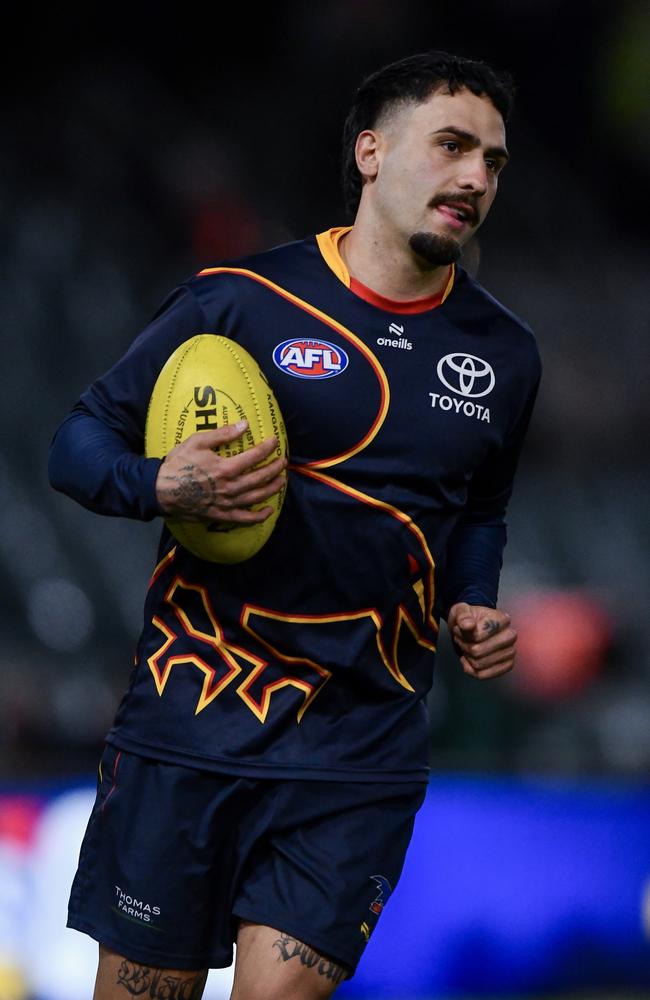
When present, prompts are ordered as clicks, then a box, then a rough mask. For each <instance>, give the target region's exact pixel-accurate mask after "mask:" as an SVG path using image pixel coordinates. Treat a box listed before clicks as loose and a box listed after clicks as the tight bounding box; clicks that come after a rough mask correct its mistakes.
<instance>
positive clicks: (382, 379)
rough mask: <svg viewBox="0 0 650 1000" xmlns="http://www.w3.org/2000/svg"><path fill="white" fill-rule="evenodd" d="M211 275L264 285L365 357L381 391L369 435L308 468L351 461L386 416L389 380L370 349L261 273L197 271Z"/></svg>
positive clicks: (232, 269)
mask: <svg viewBox="0 0 650 1000" xmlns="http://www.w3.org/2000/svg"><path fill="white" fill-rule="evenodd" d="M210 274H239V275H241V276H242V277H245V278H250V279H251V280H252V281H257V282H258V283H259V284H261V285H264V286H265V287H266V288H268V289H269V290H270V291H272V292H274V293H275V294H276V295H280V296H281V297H282V298H284V299H286V300H287V301H288V302H291V303H292V305H294V306H296V307H297V308H298V309H302V310H303V311H304V312H306V313H309V315H310V316H313V317H314V319H317V320H319V321H320V322H321V323H324V324H325V325H326V326H328V327H329V328H330V329H331V330H335V331H336V332H337V333H338V334H340V335H341V336H342V337H343V338H344V339H345V340H347V341H348V343H350V344H352V345H353V346H354V347H356V349H357V350H358V351H359V352H360V353H361V354H362V355H363V356H364V358H365V359H366V361H367V362H368V364H369V365H370V367H371V368H372V369H373V371H374V373H375V375H376V377H377V381H378V382H379V390H380V394H381V395H380V403H379V410H378V411H377V415H376V416H375V419H374V420H373V422H372V424H371V426H370V428H369V430H368V432H367V433H366V434H365V435H364V436H363V438H362V439H361V441H359V442H358V443H357V444H355V445H353V446H352V447H351V448H348V449H347V450H346V451H344V452H341V453H340V454H339V455H334V456H333V457H331V458H321V459H317V460H316V461H314V462H309V463H308V465H309V466H310V467H311V468H314V469H325V468H328V467H329V466H332V465H339V464H340V463H341V462H345V461H347V459H348V458H352V456H353V455H357V454H358V453H359V452H360V451H363V449H364V448H366V447H367V446H368V445H369V444H370V442H371V441H373V440H374V438H375V437H376V436H377V434H378V433H379V430H380V428H381V426H382V424H383V423H384V420H385V419H386V414H387V413H388V406H389V403H390V388H389V386H388V378H387V377H386V373H385V371H384V369H383V368H382V366H381V364H380V363H379V359H378V358H377V357H376V356H375V354H373V352H372V351H371V350H370V348H369V347H368V346H367V345H366V344H364V342H363V340H361V338H360V337H357V335H356V333H353V332H352V330H349V329H348V328H347V327H346V326H343V324H342V323H339V322H338V321H337V320H335V319H334V318H333V317H332V316H328V315H327V313H324V312H322V311H321V310H320V309H317V308H316V306H313V305H311V304H310V303H309V302H305V300H304V299H301V298H299V296H297V295H294V294H293V292H289V291H287V289H286V288H282V287H281V286H280V285H276V284H275V282H274V281H271V280H270V279H269V278H265V277H263V275H261V274H256V273H255V271H249V270H247V269H246V268H243V267H208V268H206V269H205V270H203V271H199V277H205V276H207V275H210Z"/></svg>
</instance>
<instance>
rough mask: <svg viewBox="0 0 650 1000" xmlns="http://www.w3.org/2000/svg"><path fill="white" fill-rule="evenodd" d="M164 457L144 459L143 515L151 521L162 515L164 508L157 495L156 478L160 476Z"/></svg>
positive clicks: (141, 493) (146, 519) (141, 494)
mask: <svg viewBox="0 0 650 1000" xmlns="http://www.w3.org/2000/svg"><path fill="white" fill-rule="evenodd" d="M162 463H163V460H162V458H144V459H142V490H141V492H140V498H141V510H140V513H141V516H142V519H143V520H145V521H151V520H152V519H153V518H154V517H162V516H163V510H162V508H161V506H160V504H159V503H158V498H157V496H156V480H157V478H158V470H159V469H160V466H161V465H162Z"/></svg>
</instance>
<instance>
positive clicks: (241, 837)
mask: <svg viewBox="0 0 650 1000" xmlns="http://www.w3.org/2000/svg"><path fill="white" fill-rule="evenodd" d="M425 791H426V785H425V784H424V783H423V782H421V781H418V782H412V783H407V784H405V783H399V784H398V783H392V784H391V783H386V784H381V783H370V782H367V783H359V782H346V781H303V780H288V779H282V780H269V779H266V778H265V779H257V778H239V777H235V776H232V775H224V774H215V773H214V772H211V771H202V770H199V769H197V768H191V767H181V766H178V765H174V764H166V763H162V762H160V761H157V760H151V759H149V758H146V757H141V756H139V755H135V754H131V753H127V752H126V751H121V750H117V749H116V748H115V747H112V746H107V747H106V749H105V751H104V754H103V756H102V761H101V765H100V776H99V779H98V786H97V798H96V800H95V805H94V807H93V811H92V813H91V816H90V820H89V822H88V828H87V830H86V834H85V837H84V840H83V844H82V847H81V853H80V858H79V868H78V870H77V874H76V876H75V879H74V882H73V885H72V892H71V895H70V904H69V911H68V927H74V928H76V929H77V930H80V931H83V932H84V933H86V934H89V935H90V936H91V937H93V938H95V940H97V941H99V942H101V943H102V944H103V945H105V946H106V947H107V948H110V949H111V950H112V951H116V952H117V953H118V954H120V955H124V956H125V957H126V958H129V959H131V960H132V961H136V962H141V963H143V964H145V965H152V966H158V967H164V968H170V969H201V968H206V967H210V968H224V967H226V966H229V965H230V964H231V963H232V957H233V948H232V945H233V941H234V940H235V937H236V932H237V922H238V919H244V920H249V921H252V922H254V923H259V924H267V925H269V926H270V927H274V928H277V929H278V930H280V931H283V932H284V933H285V934H289V935H291V936H292V937H295V938H298V939H299V940H301V941H304V942H306V943H307V944H308V945H310V946H311V947H312V948H313V949H314V950H315V951H318V952H319V953H321V954H322V955H325V956H327V957H328V958H330V959H333V960H334V961H336V962H337V963H338V964H340V965H343V966H345V967H346V968H347V969H348V971H349V973H350V974H351V973H352V972H353V971H354V969H355V967H356V965H357V963H358V961H359V959H360V957H361V954H362V952H363V949H364V947H365V945H366V943H367V940H368V938H369V936H370V934H372V931H373V929H374V927H375V925H376V923H377V920H378V918H379V915H380V914H381V911H382V909H383V907H384V904H385V903H386V901H387V899H388V897H389V895H390V893H391V892H392V890H393V889H394V888H395V885H396V883H397V880H398V878H399V876H400V873H401V871H402V865H403V862H404V855H405V853H406V849H407V847H408V844H409V841H410V839H411V833H412V829H413V820H414V817H415V813H416V812H417V810H418V809H419V807H420V805H421V804H422V802H423V800H424V795H425Z"/></svg>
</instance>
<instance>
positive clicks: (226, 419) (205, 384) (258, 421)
mask: <svg viewBox="0 0 650 1000" xmlns="http://www.w3.org/2000/svg"><path fill="white" fill-rule="evenodd" d="M239 420H247V421H248V429H247V430H246V431H245V433H244V434H243V435H242V437H240V438H237V440H236V441H233V442H229V443H227V444H223V445H220V447H219V448H218V449H216V450H217V451H218V453H219V454H220V455H222V456H223V457H224V458H229V457H230V456H231V455H239V454H241V453H242V452H243V451H245V450H246V449H247V448H252V447H253V445H256V444H259V443H260V442H261V441H263V440H265V438H269V437H271V436H272V435H275V437H276V438H277V448H276V450H275V452H274V453H273V454H271V456H270V457H269V458H268V459H267V461H272V460H273V459H274V458H276V457H280V456H285V457H286V456H287V454H288V445H287V435H286V431H285V427H284V421H283V419H282V415H281V413H280V409H279V407H278V404H277V401H276V399H275V396H274V395H273V392H272V390H271V387H270V385H269V383H268V382H267V380H266V377H265V375H264V373H263V372H262V370H261V369H260V367H259V365H258V364H257V362H256V361H255V359H254V358H253V357H251V355H250V354H249V353H248V351H246V350H245V349H244V348H243V347H241V346H240V344H238V343H237V342H236V341H234V340H230V339H229V338H228V337H221V336H219V335H217V334H212V333H201V334H198V335H197V336H196V337H192V338H190V340H186V341H185V343H184V344H181V345H180V347H177V348H176V350H175V351H174V353H173V354H172V355H171V357H170V358H169V359H168V360H167V361H166V363H165V365H164V366H163V369H162V371H161V372H160V375H159V376H158V378H157V380H156V384H155V386H154V388H153V392H152V394H151V399H150V401H149V409H148V411H147V422H146V427H145V455H146V456H147V458H164V456H165V455H166V454H167V453H168V452H169V451H171V449H172V448H174V447H175V445H177V444H180V443H181V442H182V441H185V439H186V438H188V437H189V436H190V435H191V434H194V433H195V432H196V431H201V430H214V429H216V428H218V427H224V426H226V425H228V424H236V423H237V422H238V421H239ZM284 494H285V489H284V488H283V489H282V490H281V491H280V492H279V493H276V494H275V495H274V496H272V497H271V498H270V499H269V500H265V501H264V502H263V503H261V504H258V505H256V507H258V508H261V507H272V509H273V512H272V513H271V514H270V515H269V516H268V517H267V518H266V520H265V521H262V522H260V523H258V524H246V525H237V526H235V527H229V526H227V527H214V526H209V525H205V524H200V523H198V522H191V521H181V520H178V519H176V518H173V517H167V518H165V523H166V524H167V527H168V528H169V530H170V531H171V533H172V534H173V535H174V537H175V538H176V539H178V541H179V542H180V543H181V545H183V546H184V547H185V548H186V549H188V550H189V551H190V552H192V553H193V554H194V555H195V556H198V557H199V558H200V559H206V560H208V561H209V562H219V563H237V562H243V561H244V559H250V558H251V556H254V555H255V553H256V552H259V550H260V549H261V548H262V546H263V545H264V543H265V542H266V541H268V539H269V537H270V535H271V532H272V531H273V529H274V527H275V524H276V521H277V519H278V517H279V514H280V510H281V508H282V503H283V500H284ZM253 509H255V507H254V508H253Z"/></svg>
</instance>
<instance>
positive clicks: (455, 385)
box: [437, 354, 495, 398]
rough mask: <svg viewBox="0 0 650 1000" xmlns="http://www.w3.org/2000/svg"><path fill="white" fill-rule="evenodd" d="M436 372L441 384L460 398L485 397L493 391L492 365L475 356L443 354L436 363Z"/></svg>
mask: <svg viewBox="0 0 650 1000" xmlns="http://www.w3.org/2000/svg"><path fill="white" fill-rule="evenodd" d="M437 372H438V378H439V379H440V381H441V382H442V384H443V385H446V386H447V388H448V389H451V391H452V392H457V393H459V394H460V395H461V396H473V397H474V398H476V397H477V396H487V394H488V392H491V391H492V389H494V382H495V379H494V372H493V371H492V365H489V364H488V363H487V361H484V360H483V358H477V357H476V355H475V354H445V356H444V358H440V361H439V362H438V368H437ZM477 383H478V387H477V388H476V389H475V388H474V386H475V385H476V384H477Z"/></svg>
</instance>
